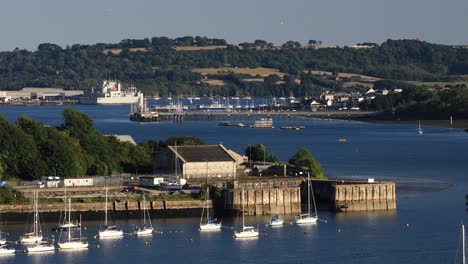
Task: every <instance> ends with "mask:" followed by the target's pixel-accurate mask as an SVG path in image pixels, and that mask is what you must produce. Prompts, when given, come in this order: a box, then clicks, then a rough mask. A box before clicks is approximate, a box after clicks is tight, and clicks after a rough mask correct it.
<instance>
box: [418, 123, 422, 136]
mask: <svg viewBox="0 0 468 264" xmlns="http://www.w3.org/2000/svg"><path fill="white" fill-rule="evenodd" d="M418 123H419V126H418V135H422V134H423V131H422V129H421V120H418Z"/></svg>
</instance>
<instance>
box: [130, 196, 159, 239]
mask: <svg viewBox="0 0 468 264" xmlns="http://www.w3.org/2000/svg"><path fill="white" fill-rule="evenodd" d="M147 217H148V221H146V218H147ZM153 230H154V228H153V224H152V223H151V217H150V215H149V212H148V210H147V209H146V198H145V195H143V225H141V226H137V227H136V228H135V230H134V231H133V234H134V235H136V236H147V235H152V234H153Z"/></svg>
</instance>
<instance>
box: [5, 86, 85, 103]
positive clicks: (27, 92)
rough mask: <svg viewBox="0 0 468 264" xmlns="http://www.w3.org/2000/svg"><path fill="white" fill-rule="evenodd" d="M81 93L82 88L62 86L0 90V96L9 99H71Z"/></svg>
mask: <svg viewBox="0 0 468 264" xmlns="http://www.w3.org/2000/svg"><path fill="white" fill-rule="evenodd" d="M82 94H83V91H82V90H63V89H62V88H37V87H24V88H22V89H21V90H19V91H0V98H1V97H2V96H3V97H9V98H10V99H42V100H55V99H60V100H63V99H73V98H76V97H78V96H80V95H82Z"/></svg>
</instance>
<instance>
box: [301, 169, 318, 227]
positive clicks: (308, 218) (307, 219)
mask: <svg viewBox="0 0 468 264" xmlns="http://www.w3.org/2000/svg"><path fill="white" fill-rule="evenodd" d="M311 187H312V186H311V182H310V173H309V172H308V173H307V214H301V215H299V216H296V224H298V225H303V224H315V223H317V220H318V214H317V206H316V205H315V197H314V189H313V188H311ZM311 189H312V200H313V201H314V212H315V213H314V216H312V214H311V212H310V191H311Z"/></svg>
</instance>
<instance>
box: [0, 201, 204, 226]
mask: <svg viewBox="0 0 468 264" xmlns="http://www.w3.org/2000/svg"><path fill="white" fill-rule="evenodd" d="M203 205H204V201H201V200H164V201H147V202H146V208H147V210H148V212H149V213H150V215H151V216H152V217H155V218H158V217H193V216H200V214H201V212H202V209H203ZM143 208H144V207H143V202H142V201H114V202H109V203H108V210H109V212H111V214H112V217H113V218H115V219H131V218H139V217H141V214H142V210H143ZM208 208H209V210H213V207H212V203H211V201H208ZM71 210H72V214H74V215H76V214H81V215H82V217H83V219H84V220H99V219H103V218H104V211H105V203H104V202H95V203H72V205H71ZM63 211H64V204H63V203H40V204H39V213H40V215H41V219H42V220H43V221H46V222H49V221H50V222H56V221H57V220H58V219H59V218H60V215H61V214H63ZM32 213H33V206H32V205H31V204H25V205H0V214H1V215H2V220H3V221H8V222H26V221H28V218H30V215H31V214H32Z"/></svg>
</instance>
